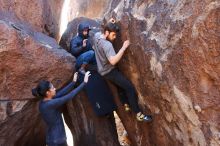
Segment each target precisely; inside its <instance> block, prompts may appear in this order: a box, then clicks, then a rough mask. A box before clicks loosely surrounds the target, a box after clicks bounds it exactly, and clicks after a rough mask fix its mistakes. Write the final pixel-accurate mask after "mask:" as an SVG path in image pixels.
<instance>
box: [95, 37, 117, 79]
mask: <svg viewBox="0 0 220 146" xmlns="http://www.w3.org/2000/svg"><path fill="white" fill-rule="evenodd" d="M94 50H95V56H96V62H97V66H98V71H99V73H100V74H101V75H106V74H107V73H109V72H110V71H111V70H112V69H114V68H115V67H114V66H113V65H111V64H110V62H109V61H108V58H109V57H110V56H115V55H116V53H115V50H114V48H113V46H112V43H111V42H109V41H107V40H106V39H104V38H102V37H101V33H96V34H95V37H94Z"/></svg>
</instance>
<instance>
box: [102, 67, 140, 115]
mask: <svg viewBox="0 0 220 146" xmlns="http://www.w3.org/2000/svg"><path fill="white" fill-rule="evenodd" d="M104 77H105V79H107V80H109V81H110V82H112V83H113V84H114V85H116V87H117V89H118V94H119V96H120V100H121V102H122V104H125V103H127V104H129V105H130V107H131V109H132V110H133V111H134V112H135V113H138V112H140V108H139V106H138V101H137V93H136V90H135V88H134V86H133V85H132V83H131V82H130V81H129V80H128V79H127V78H125V76H123V74H122V73H121V72H120V71H118V70H117V69H113V70H112V71H111V72H109V73H108V74H106V75H104Z"/></svg>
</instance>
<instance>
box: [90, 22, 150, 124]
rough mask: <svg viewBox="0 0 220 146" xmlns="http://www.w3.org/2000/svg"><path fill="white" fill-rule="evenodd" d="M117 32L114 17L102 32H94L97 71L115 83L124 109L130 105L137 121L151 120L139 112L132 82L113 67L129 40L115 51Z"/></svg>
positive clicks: (128, 108)
mask: <svg viewBox="0 0 220 146" xmlns="http://www.w3.org/2000/svg"><path fill="white" fill-rule="evenodd" d="M117 32H119V26H118V25H117V24H116V23H115V20H114V19H110V21H109V22H108V23H107V24H106V25H105V26H104V30H103V33H100V32H99V33H96V34H95V39H94V46H95V47H94V50H95V56H96V61H97V66H98V71H99V73H100V74H101V75H102V76H104V78H105V79H107V80H109V81H110V82H112V83H113V84H114V85H116V87H117V89H118V93H119V96H120V100H121V102H122V104H123V105H124V107H125V111H129V110H130V107H131V109H132V111H133V112H135V113H136V118H137V120H138V121H152V116H150V115H145V114H143V113H142V112H141V110H140V108H139V106H138V101H137V93H136V90H135V88H134V86H133V85H132V83H131V82H130V81H129V80H128V79H126V78H125V76H124V75H123V74H122V73H121V72H120V71H119V70H118V69H117V68H116V67H115V65H116V64H117V63H118V62H119V61H120V59H121V58H122V56H123V54H124V52H125V50H126V49H127V48H128V46H129V45H130V42H129V40H126V41H125V42H124V44H123V46H122V48H121V49H120V50H119V52H118V53H116V52H115V50H114V48H113V45H112V42H113V41H114V40H115V39H116V34H117Z"/></svg>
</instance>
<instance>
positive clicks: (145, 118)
mask: <svg viewBox="0 0 220 146" xmlns="http://www.w3.org/2000/svg"><path fill="white" fill-rule="evenodd" d="M136 118H137V120H138V121H141V122H142V121H143V122H151V121H152V120H153V119H152V116H151V115H144V114H142V113H141V112H140V113H137V116H136Z"/></svg>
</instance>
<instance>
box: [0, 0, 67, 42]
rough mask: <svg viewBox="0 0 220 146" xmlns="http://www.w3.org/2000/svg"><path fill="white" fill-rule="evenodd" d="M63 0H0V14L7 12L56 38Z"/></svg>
mask: <svg viewBox="0 0 220 146" xmlns="http://www.w3.org/2000/svg"><path fill="white" fill-rule="evenodd" d="M62 6H63V0H59V1H54V0H19V1H17V0H0V15H2V14H3V13H7V14H8V15H13V16H14V18H16V19H18V20H19V21H21V22H25V23H27V24H29V26H30V27H32V28H33V29H35V30H36V31H39V32H43V33H45V34H47V35H49V36H51V37H54V38H58V36H59V26H60V18H61V17H60V16H61V10H62Z"/></svg>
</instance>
